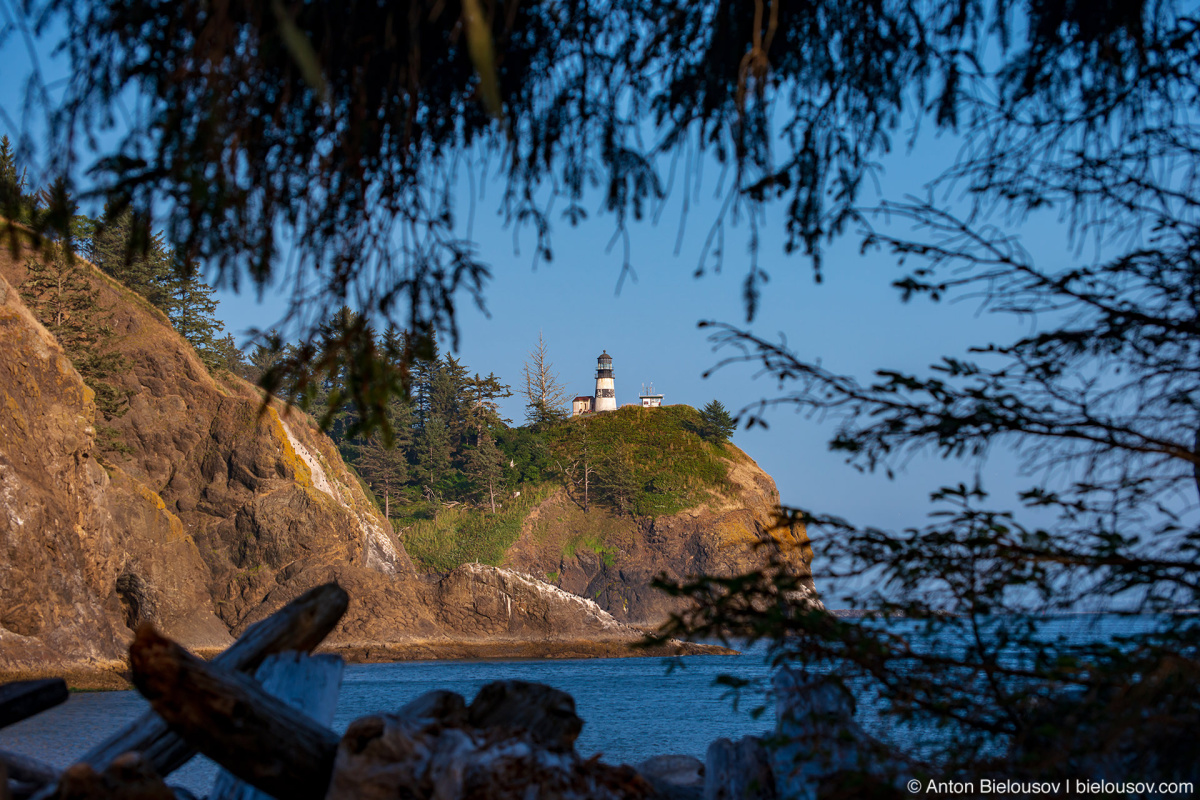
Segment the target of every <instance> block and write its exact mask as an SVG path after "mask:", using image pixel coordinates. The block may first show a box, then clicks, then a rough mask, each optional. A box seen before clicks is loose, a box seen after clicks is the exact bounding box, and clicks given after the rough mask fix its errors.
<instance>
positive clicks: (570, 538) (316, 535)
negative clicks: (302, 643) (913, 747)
mask: <svg viewBox="0 0 1200 800" xmlns="http://www.w3.org/2000/svg"><path fill="white" fill-rule="evenodd" d="M23 259H24V256H22V257H21V258H12V257H11V254H10V253H9V252H8V251H7V250H4V251H0V672H7V673H10V674H12V673H18V672H24V673H28V672H38V671H45V670H52V671H55V672H60V673H61V672H64V671H74V672H75V674H77V675H78V674H81V672H86V671H88V670H94V669H95V668H97V667H102V668H118V667H119V665H120V663H121V662H122V660H123V657H124V655H125V650H126V646H127V643H128V641H129V640H130V638H131V637H132V629H133V628H135V627H136V626H137V624H138V623H140V622H141V621H143V620H150V621H153V622H154V623H155V624H156V625H157V626H158V627H159V629H160V630H162V631H163V632H164V633H165V634H167V635H168V636H170V637H172V638H174V639H176V640H177V641H179V642H180V643H182V644H184V645H185V646H188V647H191V648H194V649H201V650H209V651H211V650H215V649H219V648H222V647H224V646H226V645H228V643H229V642H230V641H232V637H233V636H236V635H237V634H239V633H240V632H241V631H242V630H244V629H245V628H246V626H248V625H249V624H251V623H252V622H254V621H256V620H258V619H261V618H262V617H264V616H266V615H267V614H269V613H271V612H272V611H274V610H275V609H277V608H279V607H280V606H281V605H283V604H284V603H286V602H287V601H288V600H290V599H292V598H293V597H295V596H297V595H298V594H300V593H301V592H303V591H305V590H306V589H308V588H310V587H312V586H314V585H316V584H318V583H323V582H326V581H329V580H337V581H338V582H339V583H341V584H342V585H343V586H344V587H345V588H346V589H347V591H348V592H349V594H350V596H351V606H350V610H349V611H348V613H347V615H346V617H345V618H344V619H343V620H342V623H341V624H340V625H339V627H338V629H337V630H336V631H335V632H334V634H333V635H332V636H331V637H330V638H329V639H328V640H327V643H328V644H329V645H330V646H333V647H335V648H339V649H341V650H343V651H344V652H346V653H347V654H349V655H350V656H352V657H357V658H362V659H384V658H387V659H392V658H415V657H438V656H462V657H481V656H488V655H506V656H533V655H550V654H557V655H616V654H619V653H624V652H626V651H627V646H628V644H629V643H631V642H633V641H635V640H637V639H638V638H639V636H640V631H638V630H636V629H634V628H631V627H629V626H628V625H627V624H625V622H628V621H636V622H657V621H659V620H660V619H661V618H663V617H664V616H665V614H666V612H667V611H668V610H670V609H669V607H668V606H667V605H666V598H665V597H662V596H661V595H657V594H656V593H654V592H653V591H652V590H650V589H649V580H650V578H651V577H652V576H653V575H655V574H657V573H658V572H664V571H665V572H666V573H667V574H668V575H671V576H675V577H683V576H686V575H691V574H696V573H700V572H722V573H724V572H733V571H737V570H739V569H741V568H748V567H749V566H752V565H753V564H755V563H758V561H757V559H758V558H759V557H760V556H759V554H758V552H757V551H756V550H755V548H754V547H753V544H754V542H757V541H759V540H761V539H764V538H771V537H772V536H774V537H776V538H779V539H781V540H787V541H789V542H795V541H799V540H802V538H803V537H802V533H801V534H798V535H797V536H798V537H799V538H797V536H793V535H792V533H791V532H790V531H788V532H786V535H781V534H780V533H779V532H778V531H775V532H772V531H771V530H770V518H771V508H772V506H773V504H774V503H775V502H776V497H775V494H774V484H773V483H772V482H771V481H770V478H769V477H767V476H766V475H765V474H763V473H761V471H759V470H758V469H757V467H756V466H754V465H753V462H751V461H749V459H747V458H745V456H744V455H742V454H740V451H736V449H730V450H729V475H730V479H731V485H734V486H736V488H735V489H733V490H731V491H730V492H728V496H725V497H722V498H717V499H714V501H713V502H710V503H708V504H706V505H705V507H703V508H699V509H696V510H693V511H688V512H684V513H680V514H675V515H671V516H660V517H657V518H653V519H634V518H631V517H621V518H617V517H614V516H612V515H607V514H605V513H604V512H602V511H599V510H597V509H595V508H593V511H592V512H591V513H590V514H584V513H583V512H582V511H580V510H579V509H578V508H577V507H575V506H574V504H573V503H572V501H571V500H569V499H568V498H567V497H566V496H565V495H562V494H557V495H554V496H552V497H550V498H549V499H548V500H547V501H545V502H544V503H542V504H541V506H540V507H539V508H537V509H536V511H535V513H534V514H533V515H531V516H530V517H529V518H528V519H527V520H526V522H525V527H524V530H523V532H522V534H521V537H520V540H519V541H518V542H517V544H516V545H515V546H514V547H513V548H512V549H511V550H510V552H509V559H508V565H509V566H510V567H512V569H497V568H494V567H480V566H477V565H464V566H462V567H460V568H458V569H456V570H454V571H453V572H451V573H450V574H448V575H444V576H421V575H418V574H417V573H416V572H415V570H414V569H413V566H412V563H411V561H410V560H409V558H408V555H407V553H406V552H405V550H404V546H403V544H402V542H401V541H400V540H399V539H398V538H397V537H396V535H395V533H394V532H393V531H392V529H391V526H390V525H389V524H388V523H387V522H386V520H384V519H383V517H382V515H381V514H380V513H379V511H378V509H377V508H376V507H375V505H374V504H373V503H372V502H371V501H370V500H369V499H368V497H367V495H366V494H365V492H364V491H363V489H362V488H361V485H360V484H359V482H358V480H357V478H356V477H355V476H354V474H353V473H352V472H351V471H350V470H349V469H348V468H347V467H346V466H345V464H344V463H343V462H342V460H341V458H340V456H339V454H338V452H337V450H336V448H335V447H334V446H333V444H332V443H331V442H330V441H329V440H328V439H327V438H326V437H325V436H324V435H323V434H321V433H320V432H319V431H318V430H317V429H316V427H315V425H314V423H313V422H312V421H311V420H310V419H309V418H308V417H306V416H305V415H303V414H300V413H293V414H290V415H289V414H287V413H285V412H284V411H283V410H281V409H280V408H277V407H275V406H269V407H267V408H265V409H264V408H263V405H262V400H261V396H260V394H259V393H258V391H257V390H256V389H255V388H254V387H252V386H250V385H248V384H246V383H245V382H243V381H241V380H239V379H237V378H234V377H232V376H228V375H226V376H223V377H214V376H213V375H211V374H210V373H209V372H208V371H207V370H206V369H205V368H204V366H203V365H202V364H201V362H200V361H199V360H198V359H197V357H196V355H195V353H194V352H193V350H192V349H191V347H190V346H189V345H188V344H187V343H186V342H185V341H184V340H183V339H182V338H181V337H180V336H179V335H178V334H177V333H176V332H175V331H174V330H173V329H171V327H170V326H169V324H168V323H167V322H166V320H165V319H164V318H163V317H162V315H161V314H160V313H159V312H158V311H157V310H155V309H153V308H152V307H151V306H149V304H147V303H146V302H145V301H144V300H143V299H142V298H140V297H138V296H137V295H135V294H133V293H131V292H129V291H128V290H126V289H124V287H121V286H120V285H118V284H116V283H114V282H112V281H110V280H108V279H107V278H105V277H104V276H103V275H101V274H100V273H99V272H98V271H97V270H95V269H94V268H93V267H91V266H90V265H87V264H83V265H82V266H81V274H82V275H83V276H84V277H85V278H86V281H87V282H88V284H89V285H90V286H91V289H90V290H89V291H92V292H93V293H94V295H95V299H96V303H95V306H94V307H93V309H92V310H91V311H89V313H90V314H95V315H96V319H97V320H98V321H99V323H102V324H101V325H100V327H99V328H98V330H102V331H103V333H102V335H95V336H94V337H93V339H92V340H91V346H93V347H94V348H98V349H99V350H100V351H101V353H102V355H104V356H106V357H107V356H113V357H119V359H120V360H121V363H122V364H123V365H124V366H123V367H122V369H120V370H118V371H116V372H115V373H114V374H111V375H109V376H108V377H106V378H105V380H106V381H107V384H108V385H107V388H105V389H103V391H106V392H108V395H106V396H107V397H109V398H110V400H109V401H108V402H109V403H110V405H109V406H108V407H110V408H111V397H112V396H116V397H118V398H121V403H120V406H121V411H120V413H118V414H117V415H115V416H114V415H111V414H110V415H105V414H102V413H101V412H100V411H99V410H98V407H97V399H96V394H95V392H94V391H93V389H92V388H90V387H89V385H88V382H86V381H85V380H84V379H83V378H82V377H81V375H80V373H79V372H78V371H77V369H76V365H75V364H73V363H72V361H71V359H70V358H68V356H67V353H66V351H64V348H63V345H62V343H61V342H60V341H58V340H57V339H56V338H55V337H54V336H53V335H51V333H50V332H49V331H48V330H47V328H45V327H43V325H42V324H41V323H40V322H39V321H38V319H36V318H35V314H34V313H33V311H31V307H33V300H31V299H29V298H30V296H29V294H28V292H27V293H26V297H25V298H23V297H22V295H21V286H22V283H23V281H25V280H26V278H27V275H26V268H25V263H24V260H23ZM38 307H39V308H42V312H40V313H43V314H45V313H46V312H45V308H44V304H43V305H42V306H38ZM521 573H529V575H526V574H521ZM531 576H533V577H531ZM547 577H549V578H550V579H551V581H550V582H551V583H555V584H557V585H558V586H557V587H556V586H550V585H547V583H545V582H543V581H542V580H538V579H545V578H547ZM564 590H565V591H564ZM571 593H574V594H571ZM575 595H580V596H582V597H578V596H575ZM582 598H593V599H595V600H596V602H592V601H591V600H590V599H582ZM606 609H607V611H611V612H612V614H613V616H610V615H609V614H608V613H607V612H606ZM614 617H615V618H614Z"/></svg>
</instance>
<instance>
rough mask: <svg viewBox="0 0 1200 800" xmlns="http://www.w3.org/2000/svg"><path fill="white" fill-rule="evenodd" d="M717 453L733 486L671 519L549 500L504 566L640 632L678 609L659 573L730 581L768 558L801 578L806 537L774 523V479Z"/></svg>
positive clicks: (730, 450) (746, 460) (728, 448)
mask: <svg viewBox="0 0 1200 800" xmlns="http://www.w3.org/2000/svg"><path fill="white" fill-rule="evenodd" d="M725 453H726V455H725V458H724V460H725V463H726V469H727V475H728V478H729V484H730V487H731V488H730V489H728V490H726V491H724V492H722V493H720V495H718V496H716V497H714V498H713V499H712V500H711V502H709V503H707V504H705V505H702V506H699V507H696V508H692V509H688V510H686V511H683V512H680V513H677V514H671V515H666V516H659V517H632V516H628V515H623V516H619V515H616V514H614V513H612V512H611V511H609V510H608V509H606V508H604V507H603V506H599V505H592V506H591V508H590V509H589V510H588V511H586V512H585V511H584V510H583V509H582V508H580V506H579V505H578V503H576V502H575V501H573V500H572V499H570V498H569V497H568V496H567V493H566V492H565V491H558V492H556V493H555V494H554V495H552V496H551V497H550V498H548V499H547V500H546V501H545V502H543V503H542V504H541V505H540V506H539V507H538V508H536V509H534V511H533V512H532V513H531V514H530V515H529V517H528V518H526V520H525V523H524V526H523V528H522V531H521V535H520V537H519V538H518V540H517V542H516V543H515V544H514V545H513V546H512V547H511V548H510V549H509V551H508V554H507V556H506V558H505V561H504V564H505V565H506V566H510V567H512V568H513V569H517V570H520V571H522V572H526V573H529V574H532V575H536V576H537V577H539V578H541V579H543V580H547V581H549V582H551V583H553V584H555V585H556V586H559V587H561V588H562V589H565V590H566V591H568V592H571V593H573V594H577V595H580V596H582V597H588V598H592V599H594V600H595V601H596V602H597V603H598V604H599V605H600V606H601V607H602V608H604V609H605V610H606V611H608V612H609V613H611V614H612V615H613V616H614V617H616V618H617V619H619V620H622V621H624V622H628V623H631V624H635V625H645V626H657V625H660V624H661V623H662V622H664V621H665V620H666V619H667V617H668V616H669V615H670V614H671V613H672V612H674V611H678V610H679V609H681V608H682V607H683V605H684V602H685V601H682V600H677V599H673V598H671V597H669V596H668V595H666V594H664V593H663V592H661V591H659V590H657V589H655V588H653V587H652V586H651V581H652V580H653V579H655V578H656V577H658V576H660V575H665V576H666V577H667V578H668V579H670V580H672V581H680V580H684V579H687V578H689V577H692V576H696V575H716V576H731V575H738V574H742V573H745V572H749V571H751V570H753V569H756V568H759V567H761V566H762V565H763V564H764V563H765V562H766V561H767V559H768V557H770V556H771V555H772V554H774V555H775V556H777V557H778V558H779V559H780V561H781V562H782V563H783V564H784V565H786V566H787V567H788V568H790V569H795V570H797V571H798V572H800V573H802V574H805V575H807V573H808V563H809V561H810V560H811V557H812V553H811V550H810V549H809V545H808V537H807V535H806V534H805V531H804V526H803V525H802V524H801V523H798V522H788V521H786V520H782V521H781V520H780V518H779V516H778V511H779V492H778V490H777V489H776V488H775V481H773V480H772V479H771V476H770V475H768V474H767V473H765V472H763V471H762V469H760V468H759V466H758V464H756V463H755V462H754V461H753V460H752V459H751V458H750V457H749V456H747V455H746V454H745V453H743V452H742V451H741V450H739V449H738V448H737V447H735V446H733V445H732V444H727V445H725ZM809 586H810V588H811V582H809ZM815 597H816V593H815V591H814V592H813V598H814V599H815ZM817 602H819V601H817Z"/></svg>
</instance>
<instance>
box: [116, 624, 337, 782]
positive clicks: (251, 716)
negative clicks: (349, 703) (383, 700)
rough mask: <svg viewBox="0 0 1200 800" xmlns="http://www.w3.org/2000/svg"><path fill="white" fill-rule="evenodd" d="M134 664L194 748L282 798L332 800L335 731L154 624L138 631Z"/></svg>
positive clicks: (145, 688) (148, 692)
mask: <svg viewBox="0 0 1200 800" xmlns="http://www.w3.org/2000/svg"><path fill="white" fill-rule="evenodd" d="M129 662H130V667H131V668H132V671H133V683H134V685H135V686H136V687H137V689H138V691H139V692H141V693H142V695H143V696H144V697H145V698H146V699H147V700H149V701H150V706H151V707H152V708H153V709H154V710H155V711H156V712H158V714H159V716H161V717H162V718H163V720H164V721H166V723H167V725H169V726H170V728H171V730H172V731H174V732H175V733H177V734H178V735H179V736H181V737H182V738H183V740H184V741H185V742H187V743H188V745H190V746H191V747H194V748H196V750H198V751H200V752H201V753H204V754H205V755H206V756H208V757H209V758H211V759H212V760H213V761H216V762H217V763H218V764H220V765H221V766H222V767H224V768H225V769H226V770H228V771H229V772H230V773H232V774H233V775H235V776H237V777H238V778H240V779H242V780H243V781H245V782H246V783H249V784H251V785H252V786H255V787H257V788H259V789H262V790H263V791H264V792H266V793H267V794H270V795H273V796H275V797H281V798H295V800H321V798H323V797H324V796H325V789H326V787H327V786H328V785H329V776H330V774H331V773H332V771H333V760H334V756H335V755H336V753H337V746H338V737H337V735H336V734H334V732H333V731H331V730H329V728H326V727H325V726H323V725H320V724H318V723H317V722H315V721H314V720H313V719H312V718H311V717H309V716H307V715H306V714H304V713H303V712H301V711H298V710H297V709H295V708H293V707H292V706H290V705H288V704H287V703H285V702H284V701H283V700H280V699H278V698H276V697H272V696H271V695H270V694H268V693H267V692H266V691H265V690H264V689H263V687H262V686H261V685H260V684H259V683H258V682H257V681H255V680H254V679H253V678H251V677H249V676H247V675H243V674H240V673H237V672H234V671H232V670H229V669H225V668H222V667H220V666H218V665H216V664H207V663H205V662H203V661H201V660H200V659H198V658H196V657H195V656H193V655H192V654H191V653H189V652H188V651H187V650H185V649H184V648H183V647H180V646H179V645H177V644H175V643H174V642H172V641H170V640H169V639H166V638H164V637H162V636H160V635H159V634H158V633H156V632H155V631H154V629H153V628H152V627H151V626H150V625H149V624H143V625H142V626H141V627H140V628H138V632H137V637H136V638H135V639H134V641H133V644H132V645H131V646H130V648H129Z"/></svg>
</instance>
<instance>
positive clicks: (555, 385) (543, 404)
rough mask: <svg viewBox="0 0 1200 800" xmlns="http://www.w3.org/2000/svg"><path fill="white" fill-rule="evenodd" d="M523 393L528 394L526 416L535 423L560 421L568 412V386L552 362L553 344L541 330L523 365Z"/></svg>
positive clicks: (543, 423)
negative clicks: (549, 342) (547, 342)
mask: <svg viewBox="0 0 1200 800" xmlns="http://www.w3.org/2000/svg"><path fill="white" fill-rule="evenodd" d="M521 394H522V396H523V397H524V398H525V418H526V420H528V421H529V422H530V423H532V424H534V425H546V424H551V423H554V422H558V421H560V420H562V419H564V418H565V417H566V415H567V414H566V410H565V408H566V406H567V403H568V401H569V398H568V397H567V387H566V386H565V385H564V384H563V382H562V381H561V380H560V379H559V377H558V372H557V371H556V370H555V369H554V364H552V363H551V362H550V346H549V345H548V344H546V337H545V336H543V335H542V332H541V331H538V340H537V344H536V345H534V347H533V349H532V350H530V351H529V357H528V358H526V359H525V364H524V366H522V368H521Z"/></svg>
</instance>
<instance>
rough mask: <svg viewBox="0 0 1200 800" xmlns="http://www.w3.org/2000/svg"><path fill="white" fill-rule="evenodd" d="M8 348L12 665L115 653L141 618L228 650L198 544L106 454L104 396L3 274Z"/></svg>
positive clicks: (5, 571)
mask: <svg viewBox="0 0 1200 800" xmlns="http://www.w3.org/2000/svg"><path fill="white" fill-rule="evenodd" d="M0 353H3V360H2V361H0V597H3V603H2V604H0V668H2V669H5V670H36V669H37V668H38V667H40V666H42V665H44V664H46V663H55V664H59V665H63V666H68V667H85V666H96V665H100V664H104V663H105V662H112V661H116V660H118V659H121V658H122V656H123V655H124V649H125V645H126V643H127V642H128V640H129V638H130V636H131V631H130V628H129V626H128V625H129V622H130V621H131V620H135V621H136V620H138V619H153V620H155V621H156V622H157V623H158V624H159V625H160V626H161V627H162V628H163V629H164V630H166V631H169V632H170V633H171V635H173V636H178V637H179V638H181V639H185V640H187V641H189V642H192V643H195V644H197V645H200V646H209V647H220V646H223V645H225V644H228V642H229V641H230V638H229V635H228V632H227V630H226V628H225V626H224V625H222V624H220V622H219V620H217V618H216V617H215V616H214V615H213V612H212V604H211V602H210V600H209V596H208V585H207V578H208V571H207V569H206V568H205V565H204V561H203V559H202V558H201V556H200V553H199V551H198V548H197V546H196V543H195V541H194V540H193V539H192V537H191V536H189V535H188V533H187V531H186V530H185V529H184V528H183V525H182V524H181V522H180V520H179V518H178V517H177V516H176V515H175V514H173V513H172V512H171V511H170V510H168V509H167V507H166V505H165V503H164V502H163V500H162V499H161V497H160V496H159V495H158V494H157V493H156V492H155V491H154V490H153V488H152V487H150V486H147V485H146V484H145V483H144V482H142V481H141V480H139V479H138V478H137V477H136V476H134V475H132V474H130V473H128V472H126V471H125V470H124V469H122V468H120V467H119V466H115V465H107V466H105V465H102V464H101V463H100V462H99V460H98V459H97V458H96V453H95V452H94V448H95V428H94V421H95V413H96V412H95V404H94V402H93V393H92V391H91V390H90V389H89V388H88V387H87V386H86V385H85V384H84V383H83V380H82V379H81V378H80V376H79V374H78V373H77V372H76V371H75V369H74V367H72V365H71V363H70V361H69V360H68V359H67V358H66V356H65V354H64V353H63V351H62V349H61V348H60V347H59V345H58V343H57V342H56V341H55V340H54V337H53V336H51V335H50V334H49V333H48V332H47V331H46V330H45V329H44V328H43V327H42V326H41V325H40V324H39V323H38V322H37V321H36V320H35V319H34V318H33V316H32V315H31V314H30V313H29V311H28V310H27V309H26V308H25V306H24V305H23V303H22V302H21V300H20V298H19V297H18V295H17V292H16V291H15V290H14V289H13V288H12V286H11V285H10V284H9V283H8V281H6V280H5V279H4V278H3V276H0Z"/></svg>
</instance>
